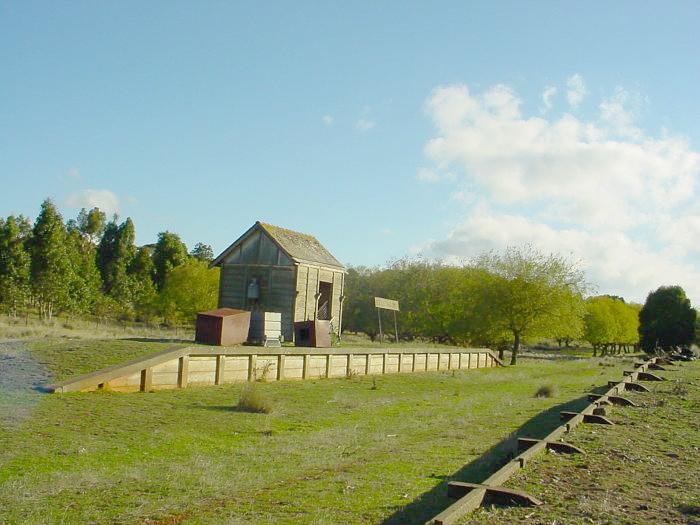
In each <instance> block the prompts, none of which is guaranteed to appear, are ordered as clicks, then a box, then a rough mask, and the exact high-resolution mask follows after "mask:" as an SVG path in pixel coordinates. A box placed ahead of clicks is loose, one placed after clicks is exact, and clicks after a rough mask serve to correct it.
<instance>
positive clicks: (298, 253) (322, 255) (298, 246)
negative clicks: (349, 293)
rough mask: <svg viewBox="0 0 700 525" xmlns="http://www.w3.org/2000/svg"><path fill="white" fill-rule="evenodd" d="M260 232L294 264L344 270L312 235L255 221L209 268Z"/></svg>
mask: <svg viewBox="0 0 700 525" xmlns="http://www.w3.org/2000/svg"><path fill="white" fill-rule="evenodd" d="M257 229H259V230H261V231H262V232H264V233H265V234H267V236H268V237H270V239H272V241H273V242H274V243H275V244H277V246H279V247H280V249H281V250H282V251H283V252H284V253H285V254H286V255H287V256H288V257H289V258H290V259H292V260H293V261H294V262H296V263H301V264H304V263H306V264H309V263H310V264H317V265H319V266H331V267H333V268H338V269H340V270H344V269H345V267H344V266H343V265H342V263H340V262H339V261H338V259H336V258H335V257H333V256H332V255H331V253H330V252H329V251H328V250H326V248H324V246H323V245H322V244H321V243H320V242H318V239H316V237H314V236H313V235H307V234H305V233H300V232H295V231H293V230H288V229H286V228H280V227H279V226H273V225H272V224H266V223H264V222H260V221H257V222H256V223H255V224H254V225H253V226H252V227H251V228H249V229H248V231H246V232H245V233H244V234H243V235H241V236H240V237H239V238H238V239H236V241H234V243H233V244H231V246H229V247H228V248H226V249H225V250H224V251H223V252H222V253H221V255H219V256H218V257H217V258H216V259H214V261H213V262H212V263H211V266H218V265H219V264H221V262H222V261H223V260H224V259H225V258H226V256H227V255H228V254H229V253H231V252H232V251H233V250H234V249H235V248H236V247H237V246H238V245H239V244H241V243H242V242H243V240H244V239H246V238H247V237H248V236H249V235H250V234H251V233H253V232H254V231H255V230H257Z"/></svg>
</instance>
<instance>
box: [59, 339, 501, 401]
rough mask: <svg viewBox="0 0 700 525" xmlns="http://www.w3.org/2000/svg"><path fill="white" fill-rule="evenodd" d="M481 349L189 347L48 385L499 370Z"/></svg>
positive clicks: (155, 386)
mask: <svg viewBox="0 0 700 525" xmlns="http://www.w3.org/2000/svg"><path fill="white" fill-rule="evenodd" d="M502 364H503V363H501V361H499V359H498V358H497V357H496V356H495V355H493V353H492V352H491V351H490V350H488V349H486V348H465V349H457V348H449V349H439V348H430V349H427V348H407V349H379V350H377V349H366V348H349V349H312V348H304V349H300V348H291V347H290V348H285V347H282V348H275V349H272V348H263V347H252V346H251V347H246V346H243V347H231V348H226V347H216V346H201V345H196V346H189V347H185V348H176V349H171V350H165V351H163V352H158V353H154V354H150V355H147V356H144V357H141V358H138V359H134V360H132V361H129V362H126V363H123V364H120V365H115V366H111V367H108V368H104V369H102V370H98V371H96V372H92V373H90V374H85V375H82V376H79V377H75V378H73V379H69V380H67V381H62V382H60V383H56V384H54V385H51V386H50V387H48V390H49V391H50V392H60V393H63V392H75V391H91V390H99V389H107V390H115V391H120V392H136V391H151V390H162V389H169V388H184V387H186V386H187V385H195V384H196V385H219V384H223V383H233V382H239V381H255V380H262V381H280V380H294V379H296V380H301V379H321V378H334V377H347V376H350V375H357V376H362V375H380V374H392V373H409V372H428V371H441V370H468V369H473V368H490V367H495V366H502Z"/></svg>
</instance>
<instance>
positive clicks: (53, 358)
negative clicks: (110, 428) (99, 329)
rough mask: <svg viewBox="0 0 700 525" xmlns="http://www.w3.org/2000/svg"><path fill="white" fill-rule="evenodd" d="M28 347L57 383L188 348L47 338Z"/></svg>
mask: <svg viewBox="0 0 700 525" xmlns="http://www.w3.org/2000/svg"><path fill="white" fill-rule="evenodd" d="M27 346H28V348H29V350H30V352H31V355H32V357H33V358H34V359H35V360H36V361H37V362H39V363H40V364H41V365H42V366H43V367H45V368H46V369H47V370H48V371H49V373H50V374H51V376H52V377H53V379H54V380H55V381H62V380H64V379H69V378H71V377H74V376H76V375H80V374H86V373H88V372H94V371H95V370H99V369H100V368H104V367H106V366H110V365H115V364H119V363H123V362H124V361H128V360H130V359H135V358H137V357H141V356H143V355H147V354H149V353H152V352H160V351H162V350H167V349H168V348H177V347H180V346H185V344H184V343H172V342H157V341H137V340H128V339H105V340H100V339H53V338H47V339H37V340H33V341H28V342H27Z"/></svg>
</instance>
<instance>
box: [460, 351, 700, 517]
mask: <svg viewBox="0 0 700 525" xmlns="http://www.w3.org/2000/svg"><path fill="white" fill-rule="evenodd" d="M659 374H660V375H663V376H665V377H666V378H667V379H670V380H671V381H667V382H663V383H645V385H646V386H648V387H650V388H651V389H652V392H651V393H643V394H640V393H634V392H627V393H625V396H626V397H628V398H630V399H632V400H633V401H635V402H637V403H639V404H641V405H642V406H641V407H637V408H619V407H615V408H613V409H612V410H611V411H610V412H611V415H610V417H611V419H612V420H613V421H614V422H615V423H616V425H615V426H614V427H601V426H597V425H581V426H579V427H577V428H576V430H575V431H574V432H573V433H571V434H570V435H568V436H567V437H566V441H567V442H569V443H572V444H574V445H577V446H579V447H581V448H582V449H583V450H584V451H586V454H585V455H571V456H568V455H559V454H554V453H549V454H545V455H541V456H539V457H538V458H537V459H535V460H534V461H533V462H532V463H531V464H530V466H529V467H528V468H527V469H524V470H522V471H521V472H520V473H518V474H517V475H516V476H514V477H513V478H511V479H510V480H509V482H508V483H507V485H506V486H509V487H512V488H518V489H521V490H525V491H527V492H529V493H531V494H533V495H536V496H537V497H539V498H540V499H543V500H544V502H545V505H544V506H542V507H537V508H510V509H480V510H479V511H478V512H476V513H475V514H473V515H472V516H470V517H469V518H467V519H465V520H464V521H463V523H465V524H466V523H469V524H484V525H485V524H494V525H506V524H511V523H524V524H551V523H566V524H587V523H600V524H661V523H664V524H679V525H680V524H695V525H698V524H700V487H699V486H698V477H699V476H700V363H697V362H695V363H686V364H684V365H682V366H681V367H680V369H679V370H678V371H673V372H671V371H669V372H660V373H659Z"/></svg>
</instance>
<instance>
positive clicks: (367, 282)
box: [343, 247, 697, 364]
mask: <svg viewBox="0 0 700 525" xmlns="http://www.w3.org/2000/svg"><path fill="white" fill-rule="evenodd" d="M668 288H671V289H672V293H671V295H672V296H673V297H672V298H670V299H668V298H667V299H666V300H665V302H664V301H661V302H662V303H663V305H662V306H661V307H658V306H654V305H655V302H658V301H657V299H656V298H657V296H658V295H659V294H661V295H663V294H668ZM345 289H346V292H345V293H346V299H345V308H344V313H343V315H344V318H343V323H344V328H345V329H346V330H349V331H355V332H364V333H366V334H368V335H369V336H370V338H372V340H374V339H375V338H376V336H377V333H378V320H377V316H378V315H381V314H378V312H377V310H376V309H375V308H374V302H373V297H375V296H379V297H387V298H392V299H397V300H398V301H399V303H400V305H401V313H400V330H399V332H400V335H401V337H402V338H403V339H409V340H410V339H415V338H424V339H428V340H431V341H433V342H436V343H449V344H454V345H478V346H487V347H490V348H493V349H497V350H498V351H499V354H500V357H501V358H503V355H504V352H505V350H506V349H510V350H511V351H512V353H511V363H512V364H515V363H516V361H517V356H518V352H519V350H520V347H521V344H522V343H523V342H524V341H536V340H542V339H551V340H555V341H557V342H558V343H559V346H562V345H565V346H569V345H571V344H572V343H573V342H574V341H578V342H584V341H585V342H587V343H589V344H590V345H591V346H592V347H593V352H594V355H607V354H613V353H619V352H627V351H631V350H633V349H636V348H638V347H639V346H640V344H641V346H642V348H644V349H645V350H648V351H652V350H653V349H654V348H656V347H664V348H666V347H671V346H674V345H679V344H690V343H691V342H692V341H693V337H694V324H695V323H697V320H696V312H695V310H693V309H692V308H691V307H690V302H689V301H688V300H687V298H686V297H685V294H684V292H683V291H682V289H681V288H680V287H662V288H660V289H659V290H657V291H655V292H652V293H650V294H649V298H648V299H647V302H646V304H645V306H644V307H642V305H639V304H630V303H627V302H626V301H625V300H624V299H623V298H622V297H616V296H610V295H600V296H595V295H591V291H592V287H591V285H590V283H588V282H587V281H586V280H585V278H584V275H583V273H582V272H581V271H580V270H579V269H578V266H577V264H575V263H574V262H572V261H570V260H568V259H566V258H564V257H561V256H559V255H555V254H551V255H546V254H542V253H540V252H538V251H537V250H534V249H533V248H531V247H524V248H509V249H507V250H506V251H505V252H502V253H487V254H483V255H481V256H479V257H477V258H475V259H473V260H471V261H466V262H465V263H464V264H462V265H460V266H454V265H446V264H444V263H442V262H436V261H429V260H423V259H420V258H418V259H401V260H398V261H396V262H394V263H392V264H390V265H389V266H388V267H387V268H367V267H354V268H350V269H349V270H348V275H347V280H346V288H345ZM669 304H678V307H677V309H676V310H677V311H675V313H674V314H673V315H672V316H670V317H671V318H672V320H673V322H676V321H678V320H679V319H682V323H681V324H683V326H684V328H679V326H678V324H677V323H676V324H673V323H671V324H672V325H673V326H671V327H666V328H664V330H666V331H667V332H668V333H669V334H676V335H677V334H678V333H679V332H682V335H681V336H678V337H676V338H675V339H672V338H669V337H667V336H661V335H660V330H658V329H656V328H655V329H650V328H649V326H650V323H652V320H658V319H659V318H663V317H664V316H666V317H669V316H668V315H667V314H665V313H664V312H667V311H668V310H669V308H670V306H669ZM649 305H651V306H649ZM646 312H648V313H646ZM645 315H646V317H645ZM640 320H641V321H642V325H641V326H640ZM653 322H656V321H653ZM387 326H392V325H391V323H387ZM688 327H691V328H693V330H692V331H691V330H690V329H689V328H688ZM651 332H653V333H651ZM640 336H641V339H640Z"/></svg>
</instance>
